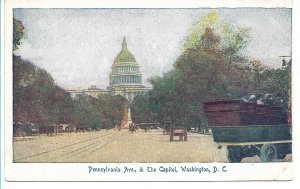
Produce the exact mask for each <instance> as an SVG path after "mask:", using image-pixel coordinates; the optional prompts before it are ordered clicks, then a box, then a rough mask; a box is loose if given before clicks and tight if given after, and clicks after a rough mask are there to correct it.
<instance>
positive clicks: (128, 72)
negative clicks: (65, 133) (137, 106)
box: [67, 37, 150, 101]
mask: <svg viewBox="0 0 300 189" xmlns="http://www.w3.org/2000/svg"><path fill="white" fill-rule="evenodd" d="M149 89H150V88H149V87H145V86H144V85H143V84H142V73H141V72H140V66H139V64H138V63H137V62H136V60H135V57H134V56H133V54H132V53H131V52H130V51H129V50H128V47H127V42H126V38H125V37H124V38H123V42H122V49H121V51H120V53H119V54H118V55H117V56H116V58H115V59H114V62H113V64H112V67H111V73H110V74H109V86H108V87H107V89H99V88H97V87H96V86H95V85H92V86H91V87H90V88H88V89H71V90H67V92H69V93H70V94H71V96H72V97H73V98H78V97H80V96H82V95H90V96H93V97H98V95H103V94H109V95H121V96H123V97H125V98H126V99H128V100H129V101H131V100H132V99H133V98H134V97H135V96H136V95H139V94H145V93H146V92H147V91H148V90H149Z"/></svg>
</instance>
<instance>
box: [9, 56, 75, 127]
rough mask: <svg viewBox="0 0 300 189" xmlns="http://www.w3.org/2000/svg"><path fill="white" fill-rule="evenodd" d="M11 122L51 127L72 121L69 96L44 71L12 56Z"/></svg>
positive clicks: (71, 105)
mask: <svg viewBox="0 0 300 189" xmlns="http://www.w3.org/2000/svg"><path fill="white" fill-rule="evenodd" d="M13 103H14V121H16V122H18V121H21V122H25V121H27V122H33V123H43V124H53V123H59V122H64V121H65V122H71V121H72V114H73V113H72V111H73V102H72V99H71V97H70V95H69V94H68V93H67V92H66V91H65V90H63V89H62V88H60V87H59V86H57V85H55V83H54V80H53V78H52V77H51V75H50V74H49V73H48V72H46V71H45V70H43V69H40V68H38V67H36V66H35V65H33V64H32V63H31V62H29V61H24V60H22V59H21V57H18V56H13Z"/></svg>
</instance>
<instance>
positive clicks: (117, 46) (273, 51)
mask: <svg viewBox="0 0 300 189" xmlns="http://www.w3.org/2000/svg"><path fill="white" fill-rule="evenodd" d="M210 11H211V9H15V10H14V17H15V18H17V19H19V20H21V22H22V23H23V25H24V27H25V33H26V36H25V40H24V41H23V44H22V45H21V46H20V47H19V49H18V50H17V51H16V52H15V54H16V55H20V56H22V57H23V59H27V60H30V61H31V62H33V63H34V64H36V65H37V66H39V67H41V68H44V69H46V70H47V71H48V72H49V73H50V74H51V75H52V76H53V78H54V80H55V82H56V83H57V84H58V85H59V86H61V87H64V88H67V89H70V88H78V87H82V88H87V87H89V86H90V85H97V87H99V88H106V87H107V86H108V83H109V80H108V76H109V73H110V71H111V65H112V63H113V60H114V58H115V57H116V55H117V54H118V53H119V51H120V50H121V42H122V39H123V36H126V38H127V44H128V48H129V50H130V51H131V52H132V53H133V54H134V56H135V58H136V60H137V62H138V63H139V65H140V66H141V71H142V73H143V82H144V84H145V85H146V86H149V83H148V82H147V79H148V78H149V77H150V76H152V75H162V73H164V72H167V71H168V70H170V69H171V68H172V64H173V63H174V62H175V60H176V58H177V57H178V56H179V55H180V53H181V49H182V43H183V40H184V38H185V37H186V36H187V35H188V33H189V29H190V28H191V27H192V26H193V24H195V23H196V22H197V21H198V20H199V19H200V18H201V16H203V15H205V14H207V13H208V12H210ZM217 13H218V16H219V17H220V19H225V20H227V21H230V22H232V23H233V24H234V25H239V26H246V27H250V28H251V29H252V30H251V36H252V40H251V43H250V44H249V47H248V48H247V50H246V51H245V55H246V56H248V57H249V58H258V59H260V60H261V61H262V62H263V63H264V64H266V65H269V66H273V67H278V66H279V65H280V63H281V59H280V58H279V57H278V56H280V55H290V54H291V10H290V9H262V8H254V9H248V8H247V9H245V8H239V9H217Z"/></svg>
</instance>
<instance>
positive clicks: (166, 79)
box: [131, 11, 290, 127]
mask: <svg viewBox="0 0 300 189" xmlns="http://www.w3.org/2000/svg"><path fill="white" fill-rule="evenodd" d="M250 31H251V30H250V29H249V28H244V27H235V26H233V25H231V24H230V23H228V22H226V21H224V20H220V19H219V18H218V16H217V13H216V12H215V11H212V12H211V13H209V14H208V15H206V16H204V17H202V18H201V19H200V21H199V22H198V23H196V24H195V26H194V27H193V28H192V30H191V32H190V35H189V36H188V37H187V38H186V39H185V42H184V45H183V52H182V54H181V55H180V56H179V57H178V58H177V60H176V62H175V63H174V65H173V69H172V70H170V71H169V72H167V73H165V74H164V75H163V76H162V77H160V76H155V77H152V78H151V79H150V82H151V84H152V86H153V89H152V90H151V91H150V92H149V93H148V94H147V95H145V96H143V97H141V96H140V97H138V98H135V99H134V100H133V102H132V105H131V107H132V117H133V121H137V122H146V121H148V122H149V121H151V122H156V121H159V122H161V123H163V122H164V121H165V120H167V119H170V120H172V122H173V123H175V124H180V125H181V126H184V127H201V126H203V125H204V123H205V117H204V114H203V110H202V104H203V102H205V101H207V100H209V99H232V98H242V97H247V96H249V95H250V94H259V93H261V94H265V93H270V94H273V95H274V96H275V97H278V98H280V99H282V100H283V102H282V103H283V104H284V105H285V107H287V102H288V98H289V90H290V66H287V67H286V68H285V69H270V68H267V67H265V66H263V65H262V64H261V63H260V62H259V61H251V62H250V61H248V60H247V59H246V58H245V57H244V56H242V53H243V50H244V49H245V48H246V47H247V44H248V43H249V41H250V40H251V38H250ZM142 102H144V103H145V104H144V105H143V103H142ZM135 109H136V111H134V110H135ZM149 119H151V120H149Z"/></svg>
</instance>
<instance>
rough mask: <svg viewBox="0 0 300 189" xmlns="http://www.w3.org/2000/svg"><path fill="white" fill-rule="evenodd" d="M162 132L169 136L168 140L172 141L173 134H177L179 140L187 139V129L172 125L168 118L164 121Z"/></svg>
mask: <svg viewBox="0 0 300 189" xmlns="http://www.w3.org/2000/svg"><path fill="white" fill-rule="evenodd" d="M163 134H164V135H165V134H168V135H169V136H170V142H173V141H174V137H175V136H176V137H177V136H178V137H179V140H180V141H182V140H184V141H185V142H186V141H187V129H186V128H183V127H173V125H172V123H171V121H169V120H168V121H166V122H165V126H164V130H163Z"/></svg>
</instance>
